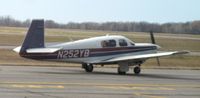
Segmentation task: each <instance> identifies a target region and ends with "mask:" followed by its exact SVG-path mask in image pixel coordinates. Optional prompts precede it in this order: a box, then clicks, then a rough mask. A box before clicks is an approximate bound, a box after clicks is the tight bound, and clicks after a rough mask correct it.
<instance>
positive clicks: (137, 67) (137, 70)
mask: <svg viewBox="0 0 200 98" xmlns="http://www.w3.org/2000/svg"><path fill="white" fill-rule="evenodd" d="M140 71H141V69H140V67H139V66H136V67H135V68H134V73H135V74H140Z"/></svg>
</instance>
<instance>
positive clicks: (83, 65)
mask: <svg viewBox="0 0 200 98" xmlns="http://www.w3.org/2000/svg"><path fill="white" fill-rule="evenodd" d="M82 68H84V69H85V71H86V72H92V71H93V69H94V67H93V65H92V64H85V63H84V64H82Z"/></svg>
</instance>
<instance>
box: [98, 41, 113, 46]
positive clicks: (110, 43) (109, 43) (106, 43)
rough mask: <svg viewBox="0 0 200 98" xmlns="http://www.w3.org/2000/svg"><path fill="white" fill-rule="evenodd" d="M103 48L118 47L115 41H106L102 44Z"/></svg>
mask: <svg viewBox="0 0 200 98" xmlns="http://www.w3.org/2000/svg"><path fill="white" fill-rule="evenodd" d="M101 46H102V47H116V41H115V40H104V41H102V42H101Z"/></svg>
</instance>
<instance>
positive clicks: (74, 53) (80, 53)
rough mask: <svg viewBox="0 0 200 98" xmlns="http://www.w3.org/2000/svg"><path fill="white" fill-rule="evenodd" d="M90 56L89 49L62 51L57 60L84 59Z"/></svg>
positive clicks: (59, 52)
mask: <svg viewBox="0 0 200 98" xmlns="http://www.w3.org/2000/svg"><path fill="white" fill-rule="evenodd" d="M89 55H90V50H89V49H71V50H60V51H58V55H57V58H58V59H65V58H82V57H89Z"/></svg>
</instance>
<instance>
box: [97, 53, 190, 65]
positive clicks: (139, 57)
mask: <svg viewBox="0 0 200 98" xmlns="http://www.w3.org/2000/svg"><path fill="white" fill-rule="evenodd" d="M186 53H189V52H188V51H173V52H158V53H151V54H141V55H131V56H121V57H114V58H110V59H107V60H104V61H96V62H93V63H96V64H101V63H114V62H121V61H131V60H146V59H149V58H156V57H163V56H170V55H178V54H186Z"/></svg>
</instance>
